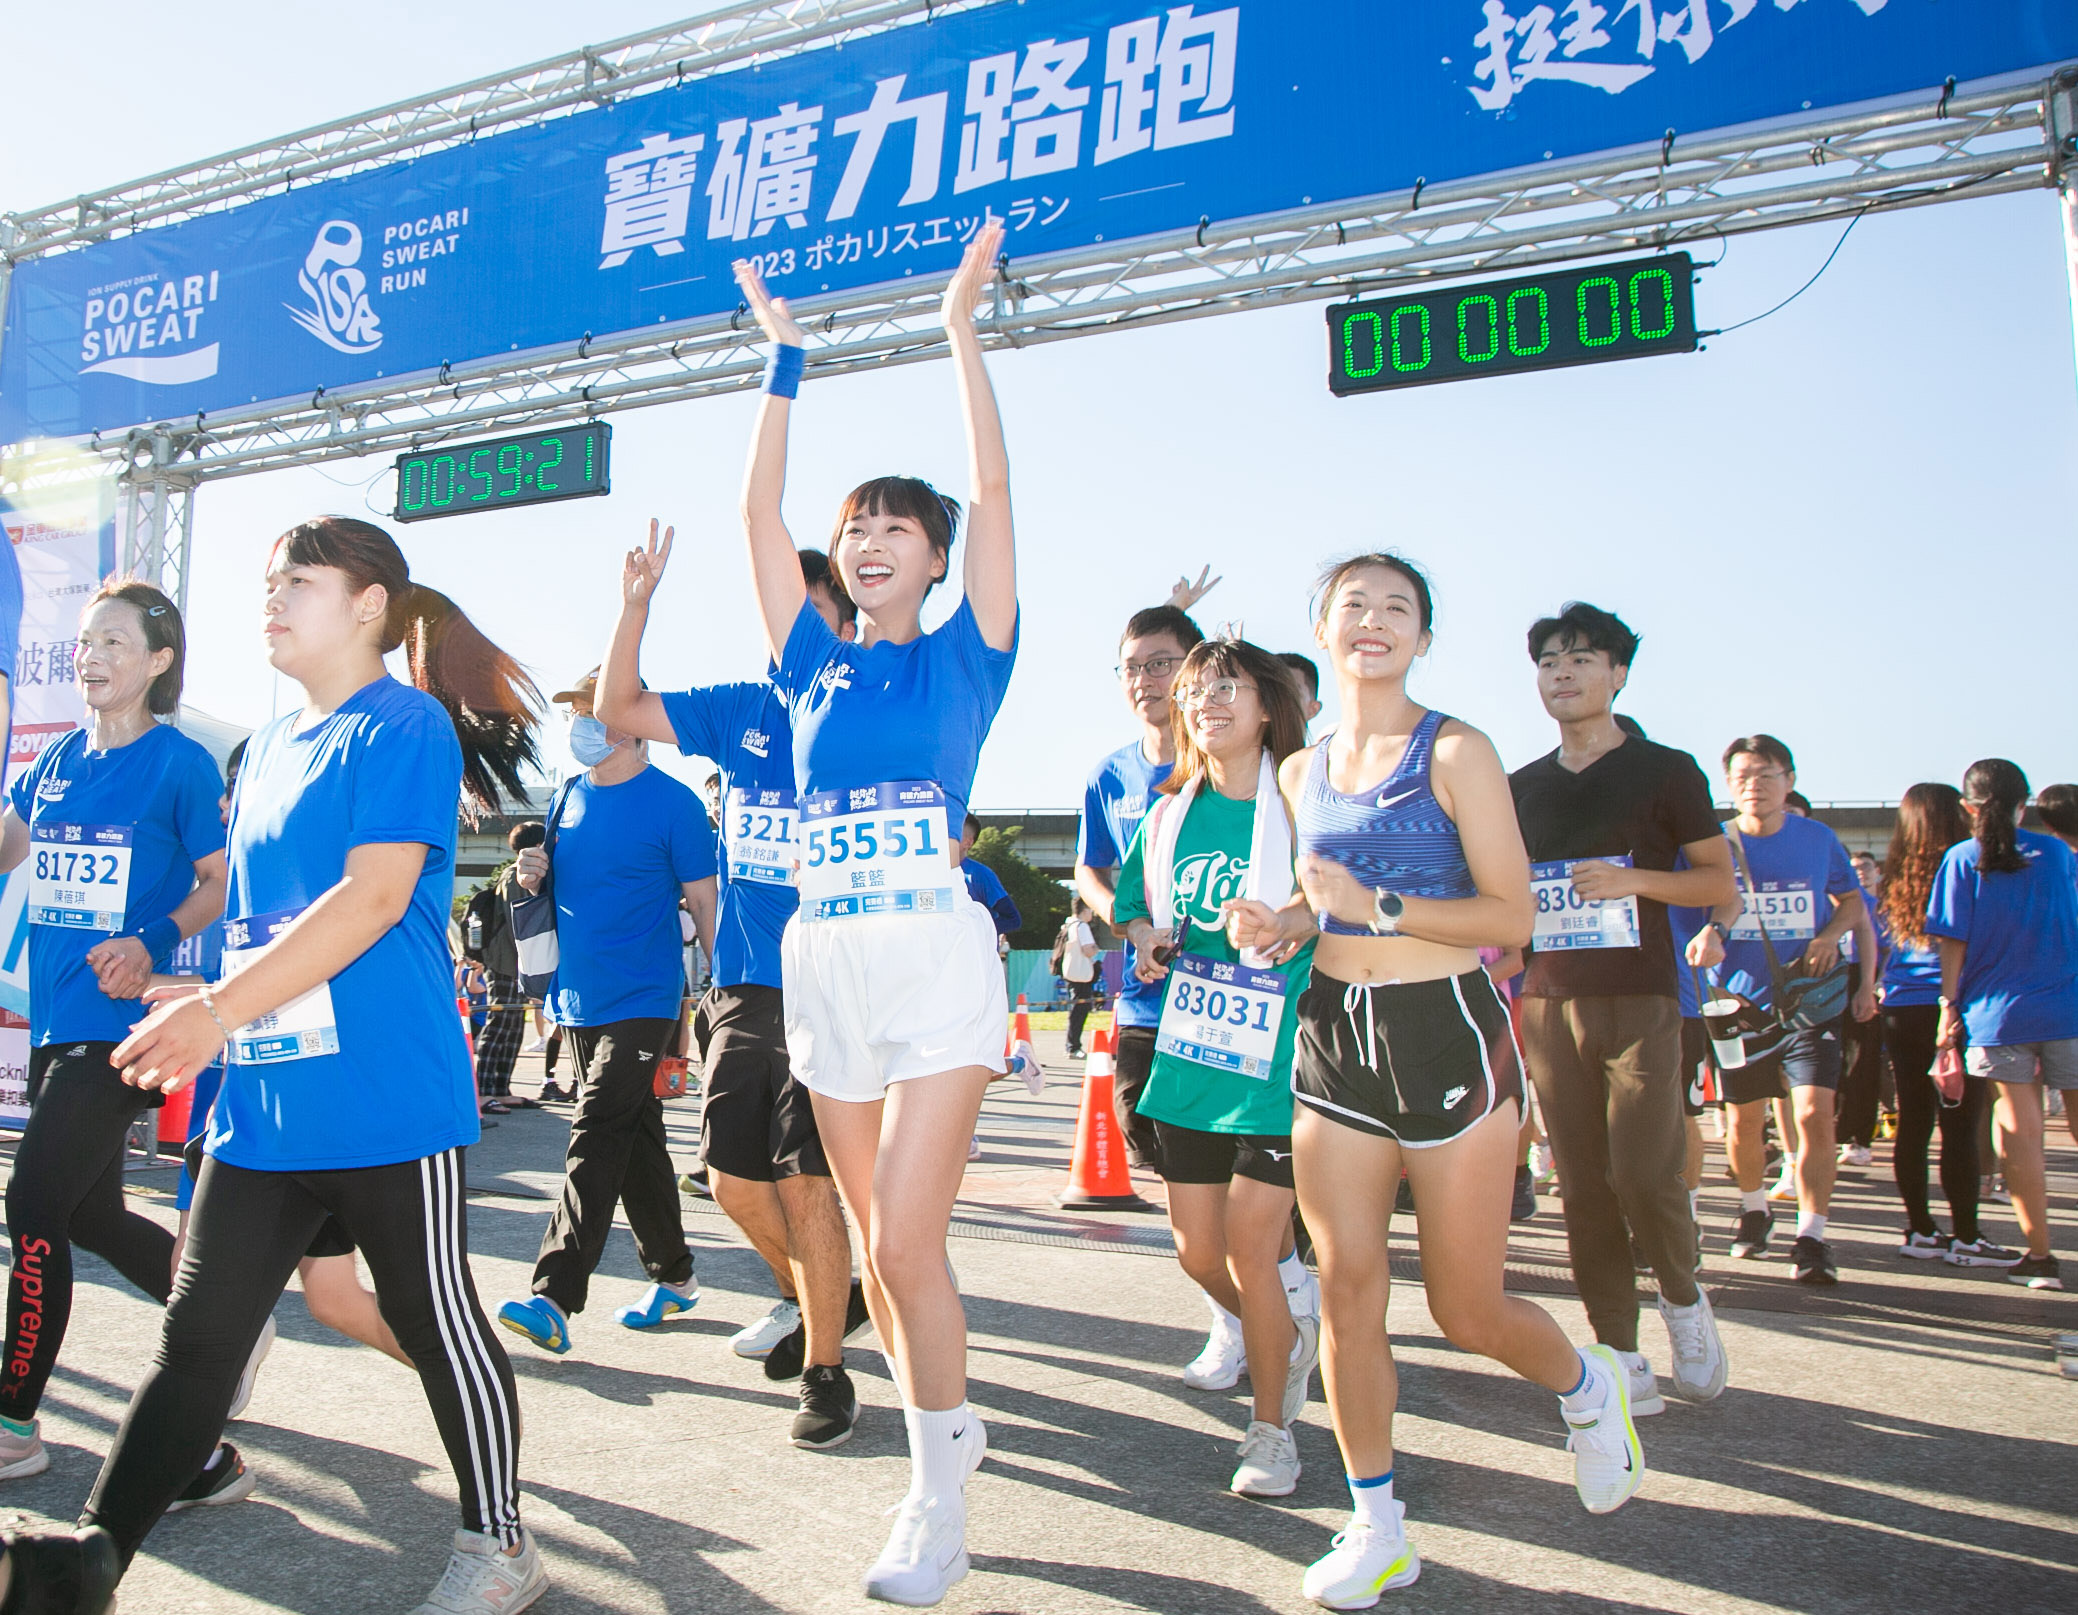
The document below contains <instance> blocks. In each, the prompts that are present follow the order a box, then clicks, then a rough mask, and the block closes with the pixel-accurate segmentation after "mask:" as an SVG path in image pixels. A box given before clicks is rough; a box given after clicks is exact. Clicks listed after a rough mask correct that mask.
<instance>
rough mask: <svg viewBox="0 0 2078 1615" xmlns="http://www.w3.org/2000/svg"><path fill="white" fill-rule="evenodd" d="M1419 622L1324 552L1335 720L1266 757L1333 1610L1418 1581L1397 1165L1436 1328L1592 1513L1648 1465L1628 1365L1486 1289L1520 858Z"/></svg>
mask: <svg viewBox="0 0 2078 1615" xmlns="http://www.w3.org/2000/svg"><path fill="white" fill-rule="evenodd" d="M1432 621H1433V610H1432V607H1431V603H1430V596H1429V586H1428V582H1427V580H1426V579H1425V578H1424V577H1423V576H1422V575H1421V573H1420V572H1419V571H1418V570H1417V569H1416V568H1414V567H1413V566H1411V565H1409V564H1408V563H1407V562H1406V561H1403V560H1400V559H1399V558H1397V557H1395V556H1391V555H1359V556H1356V557H1354V558H1353V559H1351V560H1347V561H1344V562H1342V563H1340V564H1339V565H1337V566H1334V567H1332V568H1331V569H1330V570H1329V571H1328V572H1327V574H1326V575H1325V576H1324V577H1323V578H1322V580H1321V585H1320V605H1319V617H1318V620H1317V622H1316V624H1315V628H1314V637H1315V638H1316V640H1318V642H1319V644H1320V647H1321V649H1322V650H1323V651H1325V652H1326V653H1327V658H1328V663H1329V665H1330V666H1331V667H1332V668H1333V670H1334V674H1335V680H1336V684H1337V687H1338V689H1339V692H1340V694H1341V722H1340V723H1339V725H1338V726H1337V728H1336V730H1335V732H1334V733H1333V734H1331V735H1330V736H1328V738H1327V739H1325V740H1323V741H1322V742H1321V743H1320V744H1319V745H1317V746H1315V747H1312V748H1311V749H1309V750H1306V751H1302V752H1298V753H1295V754H1294V755H1293V756H1291V757H1289V758H1287V759H1286V760H1285V763H1284V765H1283V767H1282V768H1281V769H1280V771H1279V784H1280V785H1281V787H1282V788H1283V791H1284V794H1285V798H1286V800H1287V801H1288V802H1289V803H1290V806H1291V811H1292V822H1293V824H1294V826H1295V827H1296V833H1297V838H1298V859H1297V863H1298V875H1299V881H1300V884H1301V886H1302V887H1303V889H1304V892H1305V895H1306V898H1307V900H1308V901H1309V902H1310V903H1311V905H1312V908H1313V911H1314V913H1315V914H1316V915H1317V916H1319V924H1320V929H1321V932H1322V933H1323V934H1322V936H1321V939H1320V942H1319V944H1318V946H1317V947H1316V949H1315V952H1314V961H1313V981H1312V985H1311V986H1310V987H1309V988H1308V989H1307V991H1306V993H1305V994H1304V995H1303V996H1302V997H1301V998H1300V1000H1299V1039H1298V1053H1297V1058H1296V1061H1295V1063H1294V1068H1293V1076H1292V1085H1293V1093H1294V1097H1295V1098H1296V1099H1297V1100H1298V1103H1297V1105H1296V1106H1294V1109H1293V1117H1292V1149H1293V1161H1294V1166H1295V1169H1296V1173H1297V1186H1298V1191H1299V1207H1300V1210H1301V1211H1302V1212H1303V1214H1304V1216H1305V1219H1306V1226H1307V1228H1308V1229H1309V1230H1311V1232H1312V1234H1313V1240H1314V1248H1315V1250H1316V1251H1317V1253H1318V1256H1319V1261H1320V1281H1321V1299H1322V1318H1323V1331H1322V1348H1323V1349H1322V1364H1323V1368H1324V1370H1325V1373H1324V1376H1323V1377H1324V1378H1325V1380H1326V1382H1327V1392H1328V1404H1329V1407H1330V1409H1331V1410H1332V1412H1333V1414H1334V1420H1335V1434H1336V1437H1337V1439H1338V1440H1339V1442H1340V1444H1341V1447H1342V1457H1343V1464H1344V1467H1345V1468H1346V1469H1347V1471H1348V1476H1349V1488H1350V1499H1351V1502H1352V1505H1353V1507H1354V1513H1353V1515H1352V1518H1351V1520H1350V1524H1349V1527H1348V1529H1346V1530H1345V1531H1344V1532H1342V1534H1340V1535H1339V1536H1337V1537H1336V1538H1335V1546H1334V1548H1333V1550H1332V1551H1331V1552H1330V1553H1329V1554H1328V1555H1327V1556H1326V1557H1325V1558H1323V1559H1321V1560H1319V1561H1318V1562H1317V1563H1315V1564H1314V1565H1313V1566H1312V1567H1311V1568H1310V1569H1308V1571H1307V1572H1306V1578H1305V1591H1306V1595H1307V1596H1308V1597H1309V1598H1311V1599H1313V1600H1314V1601H1315V1602H1316V1603H1319V1604H1324V1605H1326V1606H1327V1607H1328V1608H1330V1609H1359V1608H1367V1607H1369V1606H1370V1605H1371V1604H1374V1603H1376V1602H1377V1599H1378V1594H1379V1593H1380V1592H1381V1591H1382V1590H1384V1589H1385V1588H1387V1587H1403V1586H1406V1585H1407V1584H1408V1583H1410V1582H1412V1581H1413V1580H1414V1579H1415V1577H1416V1576H1418V1575H1419V1574H1420V1572H1421V1559H1420V1556H1419V1555H1418V1554H1416V1553H1415V1551H1414V1550H1413V1549H1412V1548H1411V1547H1409V1546H1408V1544H1407V1538H1406V1534H1405V1530H1404V1527H1403V1525H1402V1517H1403V1515H1404V1512H1405V1510H1404V1508H1403V1507H1402V1506H1401V1505H1400V1504H1398V1503H1397V1502H1395V1501H1394V1499H1393V1495H1392V1471H1393V1449H1392V1415H1393V1407H1394V1404H1395V1402H1396V1400H1397V1393H1398V1384H1397V1380H1396V1378H1395V1375H1394V1371H1393V1364H1392V1351H1391V1347H1390V1345H1389V1343H1388V1341H1387V1339H1386V1335H1385V1331H1384V1330H1383V1329H1382V1328H1381V1327H1380V1323H1381V1320H1382V1319H1383V1318H1384V1317H1385V1309H1386V1300H1387V1292H1388V1280H1389V1267H1388V1251H1387V1248H1386V1243H1387V1231H1388V1228H1389V1226H1390V1224H1391V1222H1392V1214H1393V1198H1394V1195H1395V1192H1396V1191H1397V1189H1398V1186H1399V1181H1400V1175H1401V1173H1402V1171H1403V1170H1404V1171H1405V1173H1406V1175H1407V1178H1408V1181H1409V1183H1410V1184H1411V1185H1412V1187H1413V1191H1414V1200H1415V1205H1416V1207H1417V1208H1418V1218H1419V1227H1420V1239H1421V1257H1422V1274H1423V1283H1424V1285H1425V1287H1426V1290H1427V1294H1428V1304H1429V1310H1430V1311H1431V1313H1432V1314H1433V1315H1434V1316H1435V1319H1436V1322H1437V1323H1438V1324H1439V1325H1441V1326H1442V1328H1443V1331H1444V1333H1445V1334H1446V1335H1448V1336H1449V1337H1450V1339H1451V1340H1452V1342H1454V1343H1455V1344H1456V1345H1458V1346H1460V1347H1462V1348H1463V1349H1465V1350H1467V1351H1476V1352H1479V1353H1482V1354H1483V1355H1486V1356H1490V1357H1493V1358H1496V1359H1498V1360H1499V1361H1501V1362H1503V1363H1506V1364H1507V1365H1508V1366H1509V1367H1510V1368H1512V1369H1514V1370H1515V1371H1516V1372H1517V1373H1518V1374H1521V1375H1523V1376H1524V1377H1525V1378H1527V1379H1532V1380H1535V1381H1536V1382H1537V1383H1538V1384H1540V1385H1544V1386H1547V1387H1549V1388H1550V1389H1551V1390H1552V1391H1554V1392H1556V1393H1558V1394H1559V1396H1560V1398H1561V1408H1562V1411H1563V1412H1564V1414H1565V1418H1566V1422H1567V1424H1568V1425H1569V1426H1570V1427H1571V1428H1572V1436H1571V1440H1570V1441H1569V1443H1568V1444H1569V1445H1570V1446H1571V1447H1572V1449H1573V1453H1574V1466H1575V1477H1574V1478H1575V1484H1576V1485H1577V1487H1578V1489H1579V1492H1580V1497H1581V1501H1582V1502H1583V1503H1585V1504H1586V1505H1587V1507H1588V1508H1589V1509H1590V1510H1592V1511H1594V1512H1596V1513H1607V1512H1608V1511H1609V1510H1611V1509H1614V1508H1616V1507H1617V1506H1619V1505H1620V1504H1621V1503H1622V1502H1623V1501H1624V1500H1625V1499H1626V1498H1627V1497H1629V1496H1630V1495H1631V1493H1632V1492H1633V1491H1635V1490H1636V1489H1637V1485H1638V1481H1639V1478H1640V1477H1641V1476H1642V1475H1643V1472H1644V1458H1643V1454H1642V1453H1641V1452H1640V1451H1639V1448H1638V1442H1637V1435H1636V1432H1635V1430H1634V1429H1633V1427H1632V1425H1631V1418H1630V1410H1629V1406H1628V1403H1627V1400H1626V1397H1627V1388H1626V1379H1625V1375H1624V1371H1623V1368H1622V1366H1621V1365H1620V1364H1619V1363H1618V1362H1617V1361H1616V1359H1615V1358H1614V1357H1613V1356H1611V1355H1610V1353H1609V1351H1608V1349H1607V1348H1606V1347H1601V1346H1595V1347H1590V1348H1589V1349H1588V1350H1587V1351H1584V1352H1582V1351H1576V1350H1575V1349H1574V1348H1573V1346H1572V1345H1571V1343H1570V1342H1568V1341H1567V1339H1566V1337H1565V1334H1564V1333H1563V1332H1562V1331H1561V1330H1560V1328H1559V1326H1558V1325H1557V1324H1556V1323H1554V1322H1553V1321H1552V1320H1551V1317H1550V1316H1549V1315H1548V1314H1547V1313H1545V1312H1544V1311H1543V1310H1542V1309H1541V1308H1539V1307H1537V1306H1536V1305H1534V1304H1533V1303H1531V1302H1529V1301H1525V1300H1522V1299H1520V1298H1517V1297H1512V1296H1508V1295H1506V1294H1504V1293H1503V1290H1502V1264H1503V1260H1504V1258H1505V1256H1506V1254H1507V1246H1508V1208H1509V1202H1510V1198H1511V1193H1512V1189H1513V1184H1514V1173H1515V1137H1516V1129H1517V1127H1518V1125H1519V1123H1520V1121H1521V1119H1522V1092H1523V1081H1522V1062H1521V1059H1520V1057H1519V1056H1518V1054H1517V1052H1516V1047H1515V1040H1514V1037H1513V1034H1512V1032H1511V1030H1510V1028H1509V1022H1508V1011H1507V1008H1506V1006H1505V1005H1503V1004H1502V1002H1501V1000H1500V998H1499V996H1498V995H1497V994H1496V993H1495V991H1494V988H1493V984H1492V982H1491V981H1490V980H1489V979H1488V978H1487V975H1486V972H1485V971H1484V970H1482V969H1481V968H1480V964H1479V949H1480V948H1481V947H1519V946H1521V945H1522V944H1523V943H1525V942H1527V941H1528V940H1529V935H1530V921H1531V899H1530V871H1529V859H1528V857H1527V856H1526V854H1525V853H1524V851H1523V842H1522V834H1521V832H1520V830H1518V829H1517V827H1516V822H1515V806H1514V800H1513V798H1512V797H1511V795H1510V793H1509V789H1508V776H1507V774H1506V773H1505V772H1504V771H1503V769H1502V767H1501V761H1500V758H1499V756H1498V755H1497V754H1496V753H1495V751H1494V747H1493V743H1492V742H1491V741H1489V740H1488V739H1487V737H1486V736H1485V735H1483V734H1481V733H1480V732H1479V731H1478V730H1477V729H1474V728H1471V727H1470V726H1469V725H1467V724H1463V723H1460V722H1458V721H1457V720H1456V719H1454V718H1447V717H1445V716H1444V715H1443V714H1441V713H1440V712H1433V711H1428V710H1425V709H1424V708H1423V707H1421V706H1420V705H1419V704H1418V703H1416V702H1415V701H1413V700H1411V699H1409V697H1408V695H1407V690H1406V683H1407V674H1408V672H1409V671H1410V669H1411V668H1412V667H1413V665H1414V662H1415V658H1417V657H1418V656H1422V655H1425V654H1426V653H1427V651H1428V648H1429V642H1430V627H1431V623H1432Z"/></svg>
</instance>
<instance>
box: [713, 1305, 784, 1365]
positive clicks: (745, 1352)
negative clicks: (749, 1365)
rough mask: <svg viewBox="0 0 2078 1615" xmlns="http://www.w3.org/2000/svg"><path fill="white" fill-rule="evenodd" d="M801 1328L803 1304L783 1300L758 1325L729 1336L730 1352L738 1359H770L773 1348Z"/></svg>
mask: <svg viewBox="0 0 2078 1615" xmlns="http://www.w3.org/2000/svg"><path fill="white" fill-rule="evenodd" d="M800 1327H801V1303H800V1302H798V1301H788V1300H785V1299H784V1298H782V1299H781V1300H779V1301H778V1302H776V1303H774V1305H773V1308H772V1310H771V1311H770V1312H768V1313H766V1314H765V1315H764V1316H763V1317H762V1318H760V1319H758V1321H757V1322H756V1323H753V1324H747V1325H745V1326H744V1327H743V1328H741V1329H739V1330H737V1331H736V1332H735V1333H734V1334H733V1335H731V1336H729V1350H731V1351H733V1352H734V1353H735V1354H736V1355H737V1356H738V1357H755V1358H765V1357H770V1356H771V1355H772V1348H773V1347H774V1346H776V1345H778V1344H779V1343H780V1342H781V1341H782V1340H784V1339H786V1337H787V1336H788V1335H790V1334H792V1333H793V1332H794V1331H795V1330H796V1329H798V1328H800Z"/></svg>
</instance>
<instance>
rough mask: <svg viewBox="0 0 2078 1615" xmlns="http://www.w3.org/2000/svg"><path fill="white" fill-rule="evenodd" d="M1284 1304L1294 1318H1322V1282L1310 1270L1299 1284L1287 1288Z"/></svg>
mask: <svg viewBox="0 0 2078 1615" xmlns="http://www.w3.org/2000/svg"><path fill="white" fill-rule="evenodd" d="M1284 1304H1285V1305H1286V1306H1288V1307H1290V1308H1291V1314H1292V1316H1293V1317H1294V1318H1313V1319H1316V1320H1317V1319H1318V1318H1319V1317H1320V1280H1319V1279H1318V1278H1316V1277H1315V1276H1314V1275H1313V1273H1312V1271H1311V1270H1310V1269H1309V1270H1308V1271H1307V1274H1306V1276H1305V1277H1304V1278H1303V1279H1301V1280H1300V1281H1299V1282H1298V1283H1297V1284H1295V1285H1287V1286H1286V1287H1285V1291H1284Z"/></svg>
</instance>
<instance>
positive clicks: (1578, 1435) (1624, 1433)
mask: <svg viewBox="0 0 2078 1615" xmlns="http://www.w3.org/2000/svg"><path fill="white" fill-rule="evenodd" d="M1582 1355H1583V1356H1585V1357H1587V1358H1588V1359H1589V1360H1590V1361H1592V1362H1593V1364H1594V1368H1595V1382H1596V1384H1597V1386H1598V1387H1599V1389H1600V1390H1601V1393H1602V1395H1601V1399H1600V1400H1599V1401H1598V1402H1597V1403H1596V1404H1595V1405H1594V1406H1593V1407H1590V1408H1587V1409H1585V1410H1583V1411H1580V1412H1574V1411H1572V1410H1570V1409H1567V1408H1566V1405H1565V1401H1564V1399H1563V1398H1561V1399H1560V1402H1559V1407H1560V1410H1561V1412H1562V1413H1563V1415H1564V1417H1565V1421H1566V1428H1567V1432H1568V1433H1567V1436H1566V1445H1567V1447H1569V1448H1570V1449H1571V1450H1572V1453H1573V1489H1574V1490H1575V1491H1577V1492H1578V1493H1579V1494H1580V1501H1581V1502H1582V1503H1583V1504H1584V1505H1585V1506H1586V1508H1587V1511H1588V1513H1590V1514H1613V1513H1615V1512H1616V1511H1617V1510H1618V1509H1620V1508H1622V1507H1623V1505H1624V1504H1625V1503H1627V1502H1629V1501H1630V1497H1631V1494H1632V1493H1633V1492H1635V1491H1636V1490H1637V1489H1638V1488H1639V1486H1640V1485H1642V1484H1643V1483H1644V1480H1645V1449H1644V1448H1643V1447H1642V1446H1640V1445H1639V1443H1638V1428H1637V1426H1636V1425H1634V1424H1632V1423H1631V1395H1630V1375H1629V1373H1628V1372H1626V1370H1625V1368H1624V1364H1623V1362H1622V1360H1621V1359H1620V1358H1618V1357H1617V1355H1616V1353H1615V1352H1613V1351H1611V1350H1610V1349H1609V1348H1608V1347H1607V1346H1589V1347H1588V1348H1587V1350H1586V1351H1585V1352H1584V1353H1582Z"/></svg>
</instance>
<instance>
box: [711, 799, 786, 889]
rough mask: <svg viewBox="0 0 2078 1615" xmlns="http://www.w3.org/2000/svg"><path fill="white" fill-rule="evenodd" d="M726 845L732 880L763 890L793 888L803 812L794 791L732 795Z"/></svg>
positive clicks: (726, 830)
mask: <svg viewBox="0 0 2078 1615" xmlns="http://www.w3.org/2000/svg"><path fill="white" fill-rule="evenodd" d="M727 813H728V817H727V818H726V819H725V820H724V831H723V836H724V841H725V843H726V850H727V852H728V855H729V879H731V880H747V881H754V882H756V883H757V884H759V885H761V886H791V885H793V884H794V862H795V860H796V859H797V858H799V857H800V855H801V810H800V809H799V808H798V807H796V806H795V805H794V793H793V792H792V791H747V790H745V789H743V787H742V786H740V785H739V786H736V787H735V788H733V789H732V790H731V791H730V792H729V802H728V809H727Z"/></svg>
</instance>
